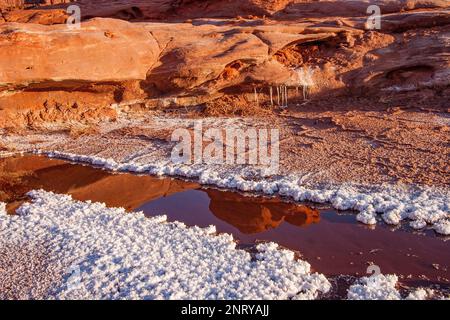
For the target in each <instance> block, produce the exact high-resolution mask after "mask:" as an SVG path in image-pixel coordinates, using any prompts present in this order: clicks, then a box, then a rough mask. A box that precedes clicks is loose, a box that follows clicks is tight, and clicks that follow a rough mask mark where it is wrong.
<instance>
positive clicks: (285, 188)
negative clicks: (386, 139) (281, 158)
mask: <svg viewBox="0 0 450 320" xmlns="http://www.w3.org/2000/svg"><path fill="white" fill-rule="evenodd" d="M37 153H40V151H37ZM43 153H44V154H46V155H48V156H49V157H55V158H61V159H67V160H71V161H76V162H84V163H89V164H93V165H96V166H101V167H103V168H105V169H108V170H117V171H129V172H136V173H144V172H147V173H149V174H153V175H168V176H181V177H187V178H191V179H197V180H198V181H199V182H200V183H201V184H207V185H215V186H218V187H221V188H229V189H238V190H241V191H255V192H261V193H264V194H270V195H272V194H279V195H281V196H286V197H290V198H292V199H294V200H295V201H312V202H317V203H330V204H331V205H332V206H333V208H335V209H338V210H355V211H357V212H358V214H357V216H356V219H357V220H358V221H360V222H362V223H365V224H376V223H377V218H378V217H380V218H381V219H382V220H383V221H384V222H386V223H388V224H392V225H396V224H399V223H400V222H401V221H411V222H412V224H411V226H412V227H413V228H415V229H420V228H424V227H426V226H427V225H430V226H431V227H432V228H433V229H434V230H435V231H436V232H437V233H440V234H443V235H449V234H450V227H449V222H448V221H449V219H450V207H449V203H448V199H449V197H450V194H449V193H448V191H447V190H441V189H437V188H430V187H417V188H416V189H411V188H408V187H406V186H393V185H384V186H370V185H369V186H364V185H351V184H341V185H328V186H323V187H321V188H319V187H317V188H312V187H308V186H303V185H302V183H301V177H295V176H277V177H275V178H272V177H266V176H264V173H263V172H262V171H261V172H262V173H261V172H256V178H255V172H253V171H252V170H253V169H251V168H250V169H249V168H245V167H242V168H234V169H233V171H230V170H229V169H228V170H227V168H224V167H221V166H212V165H179V164H173V163H172V162H170V161H155V162H153V163H152V164H145V163H141V162H138V161H136V162H134V161H130V162H117V161H115V160H114V159H105V158H102V157H98V156H87V155H77V154H72V153H65V152H59V151H53V152H43ZM249 171H252V172H249ZM258 174H259V177H258V176H257V175H258ZM252 176H253V178H249V177H252ZM381 219H378V220H381Z"/></svg>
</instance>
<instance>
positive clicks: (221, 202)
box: [206, 190, 320, 234]
mask: <svg viewBox="0 0 450 320" xmlns="http://www.w3.org/2000/svg"><path fill="white" fill-rule="evenodd" d="M206 192H207V193H208V195H209V198H210V199H211V203H210V204H209V209H210V210H211V212H212V213H213V214H214V215H215V216H216V217H218V218H219V219H221V220H223V221H226V222H227V223H229V224H231V225H233V226H234V227H236V228H237V229H239V231H240V232H242V233H245V234H251V233H258V232H263V231H266V230H268V229H273V228H276V227H278V226H279V225H280V224H281V223H282V222H283V221H286V222H288V223H290V224H292V225H296V226H299V227H300V226H305V225H308V224H311V223H316V222H319V220H320V214H319V211H318V210H313V209H311V208H308V207H306V206H301V205H296V204H293V203H285V202H281V201H280V200H278V199H262V198H256V197H245V196H243V195H240V194H238V193H235V192H223V191H217V190H206Z"/></svg>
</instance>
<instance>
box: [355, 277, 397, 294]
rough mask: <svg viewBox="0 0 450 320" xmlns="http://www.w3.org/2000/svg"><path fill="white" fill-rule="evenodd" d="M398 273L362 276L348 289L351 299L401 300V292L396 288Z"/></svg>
mask: <svg viewBox="0 0 450 320" xmlns="http://www.w3.org/2000/svg"><path fill="white" fill-rule="evenodd" d="M397 280H398V278H397V276H396V275H389V274H388V275H383V274H379V275H372V276H370V277H362V278H361V279H359V280H358V281H357V282H356V283H355V284H353V285H351V286H350V288H349V289H348V291H347V298H348V299H349V300H400V299H401V296H400V293H399V292H398V291H397V289H396V288H395V285H396V284H397Z"/></svg>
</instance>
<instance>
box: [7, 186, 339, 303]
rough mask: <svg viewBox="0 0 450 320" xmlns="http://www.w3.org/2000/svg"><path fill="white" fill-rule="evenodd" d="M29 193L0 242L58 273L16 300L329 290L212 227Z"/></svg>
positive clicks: (266, 250) (274, 254)
mask: <svg viewBox="0 0 450 320" xmlns="http://www.w3.org/2000/svg"><path fill="white" fill-rule="evenodd" d="M28 195H29V196H30V197H31V198H32V202H31V203H25V204H23V205H22V206H21V207H20V208H19V209H18V210H17V214H18V215H16V216H6V215H2V216H1V217H0V243H1V244H2V246H8V247H11V246H17V247H21V246H23V245H25V244H26V245H27V248H29V249H28V252H29V254H30V250H31V251H32V250H33V249H32V248H33V247H35V248H36V254H38V253H39V252H42V250H44V251H45V252H47V253H48V254H47V255H48V256H47V261H46V263H47V265H48V266H49V268H51V269H52V270H61V272H60V273H59V274H57V275H55V276H54V278H53V279H52V280H51V281H53V282H54V283H53V284H52V285H48V286H47V287H49V288H51V289H49V290H48V291H47V292H46V293H45V294H43V293H42V291H39V292H37V293H38V294H35V292H33V291H30V292H28V296H26V297H24V296H23V295H21V297H22V298H32V299H43V298H50V299H52V298H55V299H289V298H293V297H297V298H302V299H314V298H317V297H318V295H319V294H320V293H326V292H328V291H329V290H330V287H331V286H330V283H329V282H328V280H327V279H326V278H325V277H324V276H323V275H321V274H317V273H311V272H310V265H309V264H308V263H307V262H305V261H301V260H296V259H295V257H294V252H292V251H288V250H282V249H280V248H278V245H277V244H274V243H266V244H259V245H258V246H257V247H256V251H257V252H256V253H255V254H254V255H253V256H252V255H251V254H250V253H249V252H247V251H244V250H240V249H236V243H235V241H234V240H233V238H232V236H231V235H228V234H220V235H217V234H216V231H215V227H213V226H211V227H209V228H198V227H186V226H185V225H184V224H182V223H179V222H175V223H169V222H166V217H165V216H158V217H154V218H146V217H145V216H144V214H143V213H141V212H140V213H126V212H125V209H123V208H107V207H106V206H105V205H104V204H101V203H91V202H89V201H88V202H80V201H74V200H72V198H71V197H70V196H67V195H58V194H54V193H51V192H46V191H42V190H40V191H31V192H30V193H29V194H28ZM42 245H43V246H44V247H43V248H42V247H41V246H42ZM30 248H31V249H30ZM38 248H39V249H38ZM37 250H39V252H37ZM31 254H32V252H31ZM55 266H57V267H55ZM5 271H6V272H7V273H8V274H9V275H11V274H13V273H14V272H15V270H14V269H11V270H7V269H6V270H5ZM46 281H50V280H49V279H47V280H46ZM39 285H40V286H41V287H43V286H44V285H43V284H42V283H40V284H39Z"/></svg>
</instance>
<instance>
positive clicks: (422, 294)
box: [405, 288, 434, 300]
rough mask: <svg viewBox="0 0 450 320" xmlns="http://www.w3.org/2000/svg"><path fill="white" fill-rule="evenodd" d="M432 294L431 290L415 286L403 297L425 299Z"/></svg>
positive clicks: (431, 296)
mask: <svg viewBox="0 0 450 320" xmlns="http://www.w3.org/2000/svg"><path fill="white" fill-rule="evenodd" d="M433 296H434V291H433V290H431V289H424V288H417V289H415V290H414V291H411V292H410V293H409V294H408V296H407V297H406V298H405V299H406V300H426V299H431V298H433Z"/></svg>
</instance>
